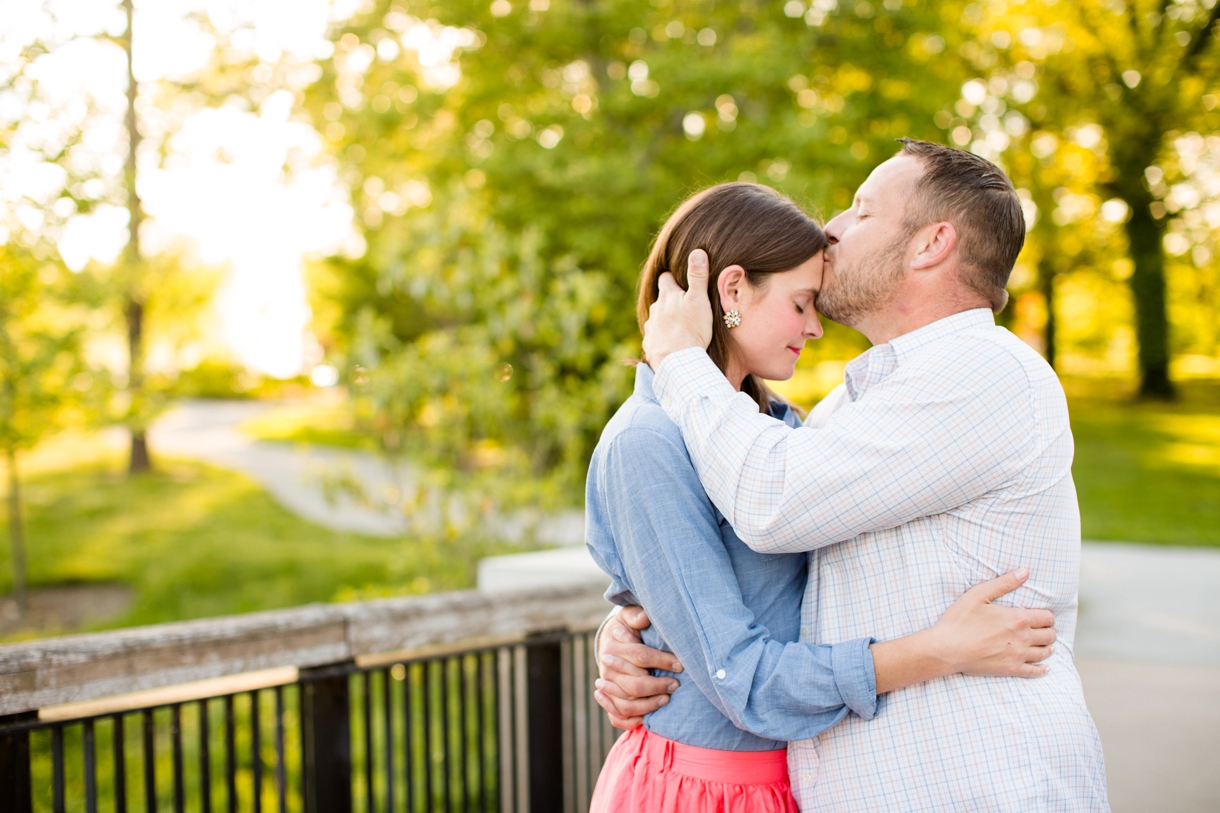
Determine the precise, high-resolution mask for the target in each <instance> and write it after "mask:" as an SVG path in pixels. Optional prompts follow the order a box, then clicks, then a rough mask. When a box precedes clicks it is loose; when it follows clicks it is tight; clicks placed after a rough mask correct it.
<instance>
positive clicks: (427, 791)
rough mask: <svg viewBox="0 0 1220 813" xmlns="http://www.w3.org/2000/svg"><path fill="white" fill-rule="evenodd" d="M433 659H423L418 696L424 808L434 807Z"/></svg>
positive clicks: (428, 809) (430, 808)
mask: <svg viewBox="0 0 1220 813" xmlns="http://www.w3.org/2000/svg"><path fill="white" fill-rule="evenodd" d="M433 663H435V661H424V665H423V666H424V668H423V682H422V684H421V687H420V688H421V692H420V697H421V698H422V699H423V712H424V810H426V811H432V810H433V809H434V804H433V801H434V800H433V798H432V762H433V759H432V698H431V696H430V695H431V694H432V692H431V689H430V686H431V683H432V673H433V671H434V670H433V669H432V664H433Z"/></svg>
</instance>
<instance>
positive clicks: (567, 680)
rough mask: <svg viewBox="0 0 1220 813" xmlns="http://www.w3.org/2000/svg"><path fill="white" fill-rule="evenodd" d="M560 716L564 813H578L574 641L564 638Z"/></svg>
mask: <svg viewBox="0 0 1220 813" xmlns="http://www.w3.org/2000/svg"><path fill="white" fill-rule="evenodd" d="M558 667H559V695H560V700H559V715H560V718H561V723H560V732H559V739H560V743H561V745H560V749H559V761H560V778H561V782H562V785H561V787H560V791H561V796H562V797H563V813H576V796H575V794H576V759H575V756H576V755H575V754H574V753H573V752H574V751H575V750H576V743H575V737H574V729H575V728H576V718H575V715H574V714H573V713H572V706H573V702H572V695H573V686H572V641H571V640H570V639H568V638H564V639H562V640H560V642H559V663H558Z"/></svg>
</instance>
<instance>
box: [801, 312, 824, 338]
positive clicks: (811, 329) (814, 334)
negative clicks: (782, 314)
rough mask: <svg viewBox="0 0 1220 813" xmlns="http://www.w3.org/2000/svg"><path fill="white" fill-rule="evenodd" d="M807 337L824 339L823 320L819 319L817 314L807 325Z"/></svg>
mask: <svg viewBox="0 0 1220 813" xmlns="http://www.w3.org/2000/svg"><path fill="white" fill-rule="evenodd" d="M805 335H806V336H808V337H809V338H811V339H820V338H822V320H821V319H819V318H818V315H817V314H816V313H815V314H813V317H812V318H811V319H810V320H809V321H808V322H807V323H806V324H805Z"/></svg>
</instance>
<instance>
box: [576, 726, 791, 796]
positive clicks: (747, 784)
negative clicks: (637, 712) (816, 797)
mask: <svg viewBox="0 0 1220 813" xmlns="http://www.w3.org/2000/svg"><path fill="white" fill-rule="evenodd" d="M787 755H788V751H787V750H786V749H783V748H781V749H779V750H778V751H714V750H712V749H710V748H696V747H695V746H693V745H683V744H681V743H677V742H674V741H672V740H667V739H665V738H664V737H660V736H657V735H656V734H653V733H652V732H650V731H648V730H646V729H645V728H644V727H643V726H641V727H640V728H637V729H635V730H634V731H630V732H628V733H627V734H626V735H625V736H623V737H620V738H619V741H618V742H617V743H615V744H614V747H613V748H611V749H610V754H609V755H608V756H607V757H606V764H605V765H604V766H603V767H602V772H601V776H599V777H598V778H597V788H596V789H595V790H594V791H593V803H592V804H591V805H590V807H589V813H800V809H799V808H798V807H797V806H796V800H795V799H794V798H793V797H792V791H791V789H790V788H789V786H788V756H787Z"/></svg>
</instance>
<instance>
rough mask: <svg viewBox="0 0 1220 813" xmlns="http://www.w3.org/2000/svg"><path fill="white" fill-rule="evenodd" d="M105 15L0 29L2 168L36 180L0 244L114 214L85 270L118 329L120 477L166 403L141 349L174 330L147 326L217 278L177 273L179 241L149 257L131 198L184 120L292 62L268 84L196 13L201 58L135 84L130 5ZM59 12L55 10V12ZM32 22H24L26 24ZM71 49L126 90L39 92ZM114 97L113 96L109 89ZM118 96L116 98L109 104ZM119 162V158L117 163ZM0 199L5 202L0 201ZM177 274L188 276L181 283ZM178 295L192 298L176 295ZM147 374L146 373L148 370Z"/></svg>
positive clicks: (6, 213) (250, 89)
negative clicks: (111, 250)
mask: <svg viewBox="0 0 1220 813" xmlns="http://www.w3.org/2000/svg"><path fill="white" fill-rule="evenodd" d="M110 5H111V8H112V9H113V10H114V11H116V12H121V14H120V15H119V16H118V20H117V21H116V20H114V19H108V18H107V16H106V15H105V14H95V15H86V16H84V18H83V19H79V20H78V18H77V16H69V15H68V13H69V12H71V11H72V9H70V8H68V7H66V6H63V5H62V4H61V3H59V2H57V1H56V0H44V1H43V2H42V3H41V4H40V8H39V9H38V11H37V12H36V13H35V14H32V15H29V16H28V17H27V18H26V19H25V20H24V25H23V26H14V27H13V29H12V30H6V31H4V32H0V41H3V40H8V41H7V42H5V43H4V44H5V45H6V46H7V47H6V50H10V49H11V50H14V51H15V52H16V53H17V57H16V58H15V59H13V60H11V61H9V62H8V63H6V64H5V65H4V66H3V68H0V95H3V96H4V102H5V104H4V105H3V112H0V173H3V175H4V178H5V180H6V181H8V182H9V183H6V184H5V186H6V187H13V188H15V187H17V186H19V184H17V183H15V182H13V179H14V178H15V177H16V176H21V175H22V174H23V173H24V175H25V176H27V177H28V176H29V175H31V174H33V173H31V171H30V169H29V168H30V166H31V165H34V167H35V169H36V170H37V174H38V176H39V178H40V179H42V180H43V181H45V182H44V183H40V184H39V185H38V190H37V192H36V193H35V194H31V193H28V192H25V191H22V192H21V193H20V194H18V195H15V196H14V197H13V199H12V200H9V201H6V202H7V203H9V204H10V205H9V206H6V207H3V209H0V221H4V222H0V226H3V227H6V228H5V230H4V233H0V241H2V238H4V237H5V236H6V235H7V233H11V234H12V235H13V236H14V239H16V240H18V241H21V242H23V244H24V245H27V246H31V245H34V244H35V243H39V242H41V241H44V240H45V241H48V243H49V244H58V243H59V242H60V241H61V239H62V238H63V237H64V235H65V233H66V232H68V231H69V230H70V228H71V227H72V225H73V224H74V223H75V222H77V220H78V219H84V218H86V217H88V216H91V215H95V214H97V213H98V212H101V211H103V210H106V211H108V212H111V213H117V212H119V211H123V212H125V214H126V223H125V224H121V225H120V224H118V223H114V224H112V228H113V229H114V230H115V231H118V230H119V228H123V230H124V234H125V240H124V241H123V247H122V249H121V251H120V252H119V253H118V256H117V257H116V259H115V261H114V262H113V263H112V264H111V265H110V267H109V268H107V269H95V270H96V271H97V272H98V275H99V276H100V277H104V278H105V280H106V281H107V287H108V289H109V291H110V294H111V296H110V297H109V298H108V300H107V301H105V302H104V304H100V305H99V307H103V308H105V309H106V310H107V311H109V312H110V313H111V314H113V316H114V325H113V330H115V332H118V333H121V335H122V337H123V340H124V346H125V348H126V357H127V358H126V362H127V363H126V370H125V371H122V375H124V376H125V377H126V381H125V384H124V387H123V388H124V390H125V394H124V398H123V399H122V404H123V406H122V409H121V414H119V415H117V416H116V418H117V420H118V421H121V422H122V423H123V424H124V425H126V426H127V428H128V429H129V431H130V457H129V464H128V468H129V471H131V472H133V473H135V472H141V471H146V470H147V469H149V468H150V466H151V465H152V460H151V457H150V451H149V447H148V441H147V427H148V425H149V423H150V422H151V421H152V420H153V418H154V417H155V416H156V414H157V412H158V410H159V409H161V408H162V406H163V405H164V403H165V401H166V395H167V392H168V385H170V384H172V382H167V381H166V380H165V377H164V376H158V375H152V374H150V370H149V369H148V364H147V359H146V356H147V355H148V351H149V347H150V343H151V342H153V341H160V339H161V338H163V337H164V336H165V334H167V333H172V332H174V330H175V329H176V327H177V324H170V325H168V329H167V325H166V321H163V322H162V323H161V324H160V325H156V324H152V323H151V321H150V315H155V314H156V312H157V310H158V308H159V306H157V305H156V304H155V303H156V301H158V300H160V301H162V302H165V301H171V300H172V301H174V302H176V303H178V304H180V305H181V304H183V303H184V302H186V301H187V300H189V303H190V306H191V307H192V308H194V309H195V310H198V309H199V308H201V307H202V306H203V305H204V304H206V298H205V297H202V296H200V294H201V293H202V292H201V291H200V288H201V286H200V284H199V283H200V282H201V279H202V277H205V276H206V277H209V278H210V279H209V280H208V281H209V282H211V283H212V286H211V287H214V283H215V278H214V276H215V275H212V274H207V273H205V274H203V275H199V274H196V273H195V272H194V271H191V272H189V273H188V272H186V270H185V269H184V268H183V264H182V263H180V262H179V258H180V249H181V246H179V245H172V246H170V247H169V248H165V247H164V246H161V247H158V248H157V249H156V251H155V252H152V253H150V252H149V251H148V249H147V246H146V244H145V239H144V235H143V232H144V228H143V227H144V226H145V225H146V224H147V223H148V222H149V218H148V216H147V213H146V212H145V208H144V204H143V201H142V199H141V195H140V189H141V178H142V177H146V176H145V175H143V173H147V172H148V171H149V170H157V169H158V168H162V167H164V164H165V160H166V158H167V157H169V156H172V155H173V153H174V148H173V145H172V143H171V139H172V137H173V135H174V134H175V133H176V132H177V130H178V128H179V127H180V126H181V124H182V122H183V121H184V120H186V119H187V118H188V117H189V116H190V115H192V114H194V113H197V112H199V111H201V110H203V109H205V108H207V107H209V106H219V105H222V104H233V105H238V106H244V107H245V108H246V109H250V108H251V107H252V106H253V103H254V102H257V100H258V99H259V98H260V94H264V93H266V92H267V91H266V89H265V87H266V84H275V83H278V84H280V85H283V84H284V75H285V73H286V72H288V71H290V69H291V68H292V67H293V58H292V57H291V56H290V55H283V56H282V57H281V58H280V60H279V62H275V63H273V64H269V65H267V66H266V67H267V68H268V74H269V77H270V80H271V81H269V83H261V82H256V81H251V80H250V79H249V78H248V77H249V75H250V71H251V70H252V68H253V67H254V66H255V65H258V64H260V63H259V60H258V58H257V57H256V56H255V55H254V54H253V53H251V51H250V49H249V48H246V49H245V50H243V49H240V48H234V47H232V42H233V40H234V39H235V36H236V33H237V30H238V28H241V27H242V26H241V25H240V24H237V27H236V28H234V27H230V28H228V29H225V30H221V29H218V28H217V27H216V26H215V25H213V24H212V22H211V20H210V19H209V18H208V17H207V16H206V15H203V14H192V15H190V18H191V20H193V22H194V24H195V26H196V28H198V29H199V30H200V32H201V33H203V34H206V35H207V36H210V37H211V38H212V39H213V41H214V42H215V43H216V47H214V48H213V49H212V51H211V53H210V55H209V60H208V62H207V63H206V64H205V65H204V66H203V67H202V68H201V69H200V70H198V71H196V72H195V73H194V74H193V75H189V76H185V77H174V78H173V79H167V78H164V77H162V78H155V79H151V80H148V81H145V82H143V83H140V82H137V76H136V73H135V71H134V66H135V65H136V60H135V59H134V54H135V50H136V49H137V48H140V47H142V46H141V45H140V44H139V43H138V42H136V40H135V38H134V37H135V35H134V32H135V30H137V28H138V26H137V25H136V22H137V16H138V9H136V7H135V4H134V3H133V0H118V2H115V1H114V0H112V3H111V4H110ZM61 13H62V14H61ZM31 21H33V22H31ZM70 51H74V52H75V53H76V55H77V59H78V60H79V59H80V55H81V54H82V53H87V54H88V57H89V59H88V61H89V63H90V64H91V65H92V64H96V65H99V66H100V67H99V68H98V70H97V73H98V74H102V75H105V74H106V69H108V68H110V67H113V66H112V65H111V64H110V63H109V62H108V60H110V59H112V58H113V57H114V56H115V55H117V54H120V53H121V55H122V74H121V75H116V76H115V77H114V78H115V79H118V80H120V81H123V82H124V84H123V85H122V86H119V87H115V88H109V87H107V88H101V89H99V88H98V87H96V86H92V85H90V84H89V83H88V82H86V81H83V80H82V81H80V87H79V90H78V92H76V93H65V92H63V89H62V88H61V89H60V91H59V92H58V93H55V92H52V91H51V90H50V89H48V87H47V77H48V76H51V78H52V80H54V74H55V70H54V69H53V67H52V63H54V62H55V61H56V60H57V59H61V58H64V57H65V55H66V54H68V52H70ZM113 90H121V93H118V94H116V93H113V92H111V91H113ZM118 100H121V101H118ZM115 159H119V160H115ZM0 197H3V195H2V194H0ZM185 276H194V277H196V279H193V280H191V281H190V282H186V281H185V280H184V279H183V278H184V277H185ZM185 289H190V290H191V296H189V297H186V298H185V299H184V297H183V296H182V294H183V293H184V290H185ZM173 318H174V320H175V322H176V323H179V324H180V323H182V322H187V321H190V319H191V314H186V313H179V314H175V315H174V317H173ZM153 372H155V371H153Z"/></svg>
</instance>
